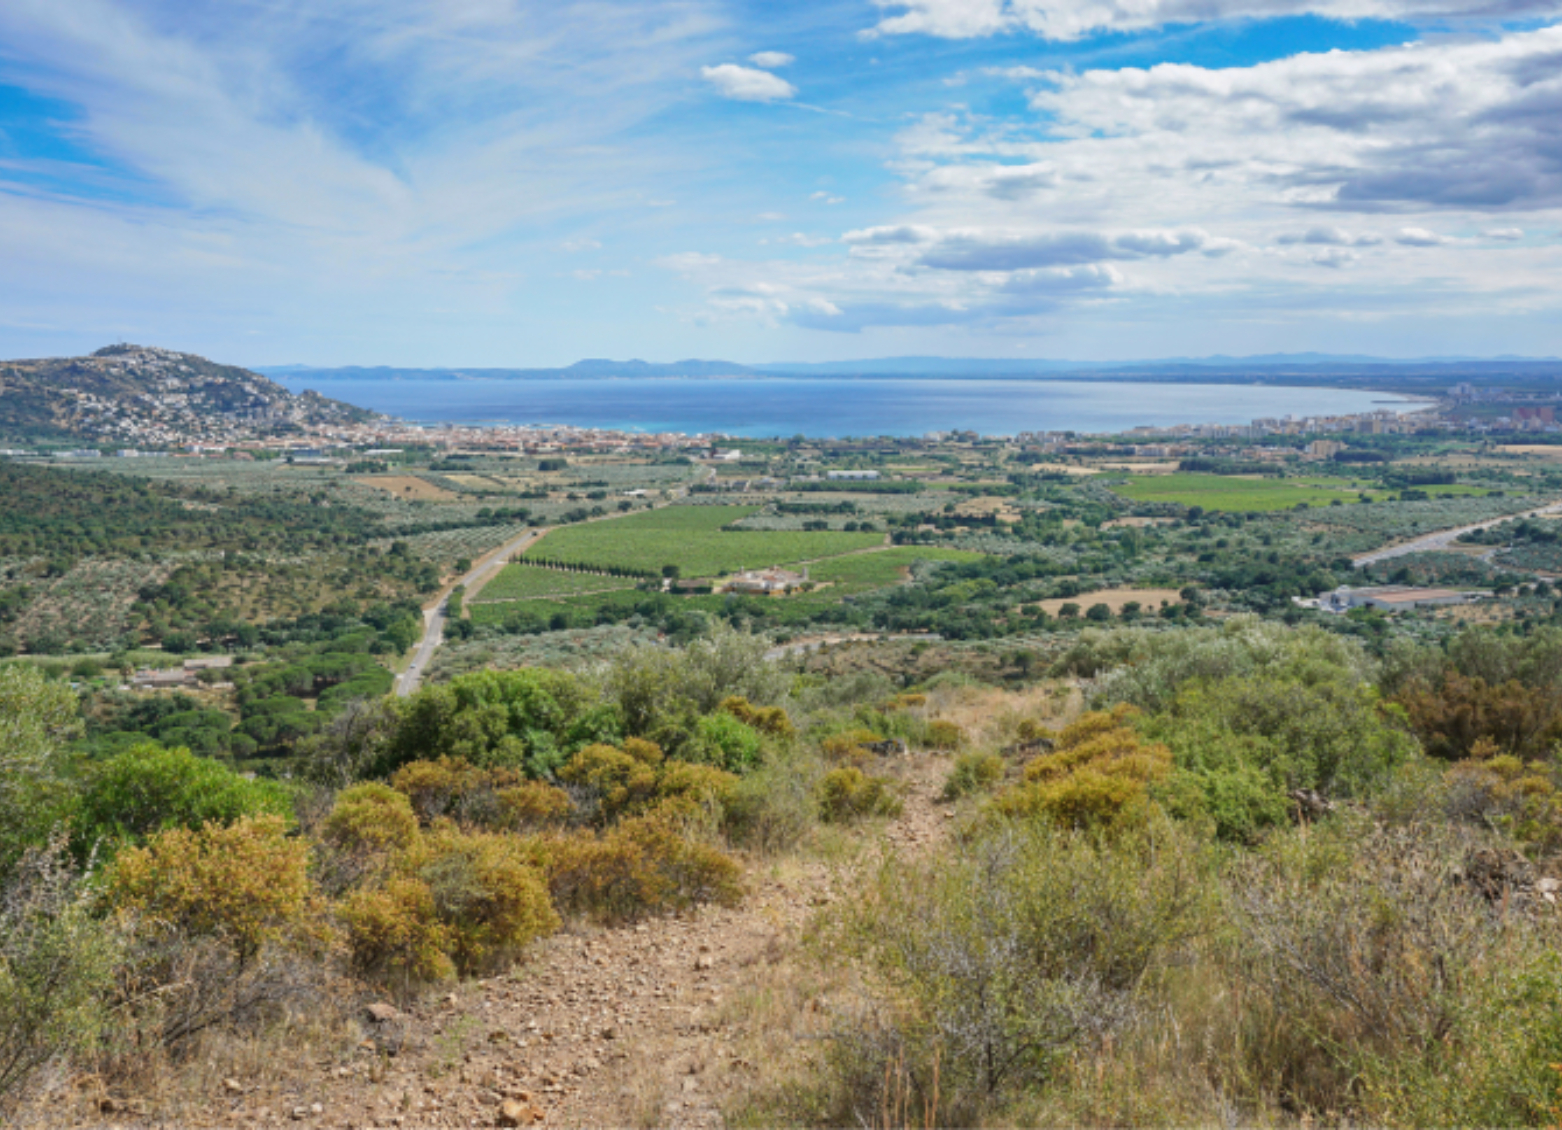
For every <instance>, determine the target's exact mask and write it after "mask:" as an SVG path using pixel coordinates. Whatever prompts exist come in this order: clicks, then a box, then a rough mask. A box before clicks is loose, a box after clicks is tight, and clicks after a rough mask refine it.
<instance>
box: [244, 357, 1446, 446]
mask: <svg viewBox="0 0 1562 1130" xmlns="http://www.w3.org/2000/svg"><path fill="white" fill-rule="evenodd" d="M274 379H276V380H277V381H278V382H279V383H280V384H282V385H284V386H285V387H287V388H288V389H289V390H290V391H292V392H302V391H304V390H305V389H313V390H314V391H316V392H318V393H320V394H321V395H322V396H328V397H331V398H333V399H336V400H344V401H346V402H348V403H349V404H355V405H357V406H359V407H360V408H372V409H374V410H375V411H378V412H384V413H386V414H387V415H391V416H398V417H400V418H402V419H404V420H407V421H410V422H412V423H420V424H435V423H452V424H465V425H479V426H480V425H548V424H564V425H571V426H574V427H583V428H609V429H615V430H621V431H627V432H682V433H684V434H686V435H703V434H722V435H727V436H745V437H749V438H760V437H766V436H795V435H801V436H807V437H809V438H821V437H836V438H844V437H847V436H922V435H926V434H928V433H930V432H947V431H956V430H958V431H974V432H978V433H981V434H982V435H1014V434H1016V433H1019V432H1042V431H1075V432H1106V433H1115V432H1124V431H1127V430H1129V429H1130V428H1134V427H1139V426H1148V427H1161V428H1163V427H1169V426H1172V425H1175V424H1247V423H1250V422H1252V421H1253V420H1256V419H1261V418H1266V417H1267V418H1276V419H1279V418H1284V417H1285V416H1298V417H1300V416H1320V415H1330V416H1333V415H1346V414H1353V413H1360V412H1369V411H1373V410H1375V409H1380V408H1390V409H1393V410H1394V411H1397V412H1407V411H1414V410H1415V409H1417V408H1421V407H1424V406H1425V402H1423V401H1417V400H1412V399H1410V398H1406V397H1399V396H1394V395H1393V394H1390V393H1383V392H1372V391H1365V390H1356V389H1335V388H1300V387H1292V386H1283V385H1243V384H1171V383H1161V382H1147V381H1144V382H1128V381H1089V380H1073V381H1064V380H1042V379H1028V378H1026V379H1002V380H991V379H985V380H984V379H977V378H958V379H950V378H915V379H900V378H893V379H889V378H871V379H864V378H852V379H847V378H821V377H721V378H699V377H592V378H563V377H561V378H521V379H511V380H492V379H448V378H447V379H430V380H418V379H406V378H401V379H390V380H386V379H378V378H362V379H358V378H348V379H343V378H323V377H315V376H310V375H309V374H308V373H286V374H278V375H277V376H276V377H275V378H274Z"/></svg>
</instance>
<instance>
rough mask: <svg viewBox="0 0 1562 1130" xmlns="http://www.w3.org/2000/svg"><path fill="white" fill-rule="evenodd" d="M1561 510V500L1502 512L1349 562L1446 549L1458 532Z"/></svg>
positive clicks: (1369, 562)
mask: <svg viewBox="0 0 1562 1130" xmlns="http://www.w3.org/2000/svg"><path fill="white" fill-rule="evenodd" d="M1558 511H1562V502H1553V503H1550V504H1548V505H1546V506H1542V507H1540V508H1538V509H1536V510H1526V511H1525V512H1524V513H1522V514H1504V515H1502V516H1501V517H1499V518H1488V519H1487V520H1486V521H1484V522H1476V523H1474V524H1472V525H1469V526H1456V527H1454V528H1453V529H1451V530H1438V531H1437V532H1436V533H1430V534H1423V535H1421V536H1420V537H1418V538H1416V539H1414V540H1413V541H1407V542H1405V543H1403V544H1402V545H1392V546H1389V547H1388V548H1387V549H1378V550H1374V551H1373V552H1371V553H1364V554H1362V555H1361V556H1360V557H1353V558H1352V559H1351V564H1352V565H1354V566H1356V568H1358V569H1360V568H1361V567H1362V566H1364V565H1375V564H1377V563H1378V562H1379V561H1387V560H1389V559H1390V558H1394V557H1403V556H1404V555H1405V554H1407V553H1425V552H1427V551H1428V550H1434V549H1447V548H1448V547H1449V546H1450V545H1452V544H1453V543H1454V541H1455V540H1457V539H1458V537H1459V535H1460V534H1464V533H1469V532H1470V531H1471V530H1484V529H1485V528H1486V527H1487V526H1492V525H1495V524H1496V523H1498V522H1507V521H1510V520H1512V519H1514V518H1533V517H1535V516H1536V515H1540V514H1555V513H1557V512H1558Z"/></svg>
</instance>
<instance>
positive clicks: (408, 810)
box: [320, 781, 418, 856]
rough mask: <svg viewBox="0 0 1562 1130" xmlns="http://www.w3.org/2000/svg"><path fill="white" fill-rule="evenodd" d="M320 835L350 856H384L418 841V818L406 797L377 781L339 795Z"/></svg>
mask: <svg viewBox="0 0 1562 1130" xmlns="http://www.w3.org/2000/svg"><path fill="white" fill-rule="evenodd" d="M320 835H321V838H322V839H323V840H325V842H326V843H328V844H330V845H331V846H332V847H335V848H337V849H339V850H341V851H344V852H346V853H348V854H349V855H368V856H375V855H383V854H386V853H389V852H395V851H400V850H402V849H404V848H406V847H407V846H408V845H410V844H411V843H412V842H413V840H415V839H417V835H418V818H417V816H416V814H414V813H413V811H412V802H411V801H410V800H408V799H407V797H406V795H405V794H403V793H399V792H397V791H396V790H395V789H393V788H391V787H390V786H389V785H382V784H380V783H379V782H378V781H367V782H365V783H363V784H361V785H354V786H352V787H351V788H349V789H344V790H343V791H342V792H340V793H339V794H337V797H336V803H335V804H334V805H332V807H331V814H330V815H329V816H327V817H326V818H325V821H324V823H323V824H322V825H321V829H320Z"/></svg>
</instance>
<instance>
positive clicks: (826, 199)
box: [808, 192, 846, 204]
mask: <svg viewBox="0 0 1562 1130" xmlns="http://www.w3.org/2000/svg"><path fill="white" fill-rule="evenodd" d="M808 199H810V200H817V201H818V202H819V203H821V204H845V203H846V197H844V196H836V195H834V194H833V193H829V192H815V193H812V194H810V195H809V197H808Z"/></svg>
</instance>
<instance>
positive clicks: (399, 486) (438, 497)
mask: <svg viewBox="0 0 1562 1130" xmlns="http://www.w3.org/2000/svg"><path fill="white" fill-rule="evenodd" d="M355 481H356V482H360V483H362V484H363V485H364V486H366V487H376V488H378V489H379V490H384V491H389V492H390V493H391V494H394V495H395V496H396V497H397V498H405V499H410V500H411V501H413V502H447V501H449V500H450V499H452V498H458V497H460V496H459V495H457V494H455V493H453V492H451V491H448V490H445V489H444V488H443V487H437V486H435V485H434V484H433V483H431V482H428V481H427V480H425V479H420V478H419V477H418V476H416V475H374V476H372V477H368V478H362V479H357V480H355Z"/></svg>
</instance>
